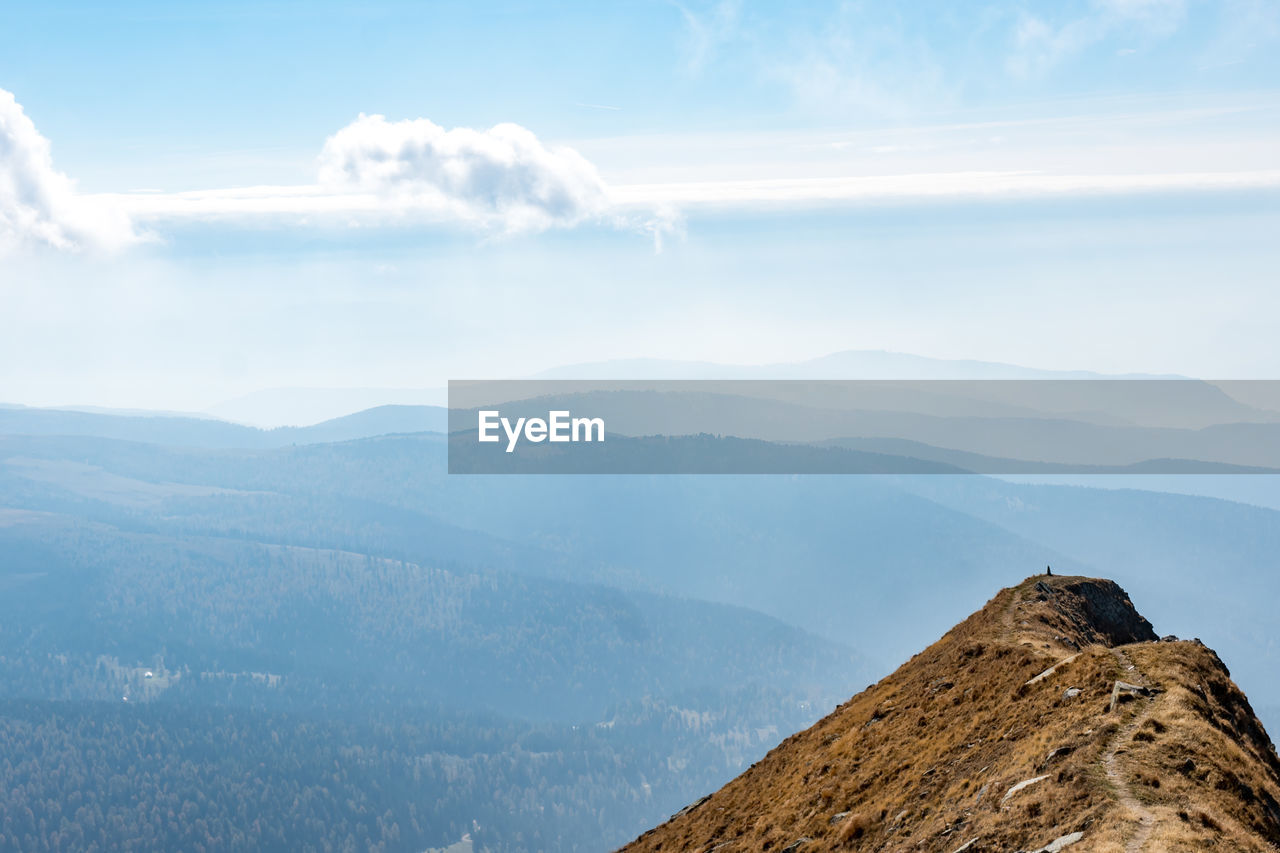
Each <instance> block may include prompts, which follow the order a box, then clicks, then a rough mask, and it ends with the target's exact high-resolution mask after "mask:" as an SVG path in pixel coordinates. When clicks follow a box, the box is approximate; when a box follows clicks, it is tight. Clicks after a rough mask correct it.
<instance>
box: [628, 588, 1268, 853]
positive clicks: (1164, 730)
mask: <svg viewBox="0 0 1280 853" xmlns="http://www.w3.org/2000/svg"><path fill="white" fill-rule="evenodd" d="M1278 798H1280V761H1278V760H1277V757H1276V753H1275V749H1274V747H1273V746H1272V744H1271V742H1270V740H1269V738H1268V736H1267V733H1266V731H1265V730H1264V729H1263V727H1262V725H1261V724H1260V723H1259V722H1258V720H1257V718H1256V717H1255V716H1254V713H1253V710H1252V708H1251V707H1250V705H1249V702H1248V700H1247V699H1246V698H1245V696H1244V694H1243V693H1242V692H1241V691H1240V690H1239V689H1238V688H1237V687H1236V685H1235V684H1234V683H1233V682H1232V680H1231V676H1230V673H1229V672H1228V670H1227V668H1226V666H1225V665H1224V664H1223V663H1222V661H1221V660H1220V659H1219V658H1218V656H1217V655H1216V654H1215V653H1214V652H1213V651H1212V650H1211V649H1209V648H1207V647H1206V646H1204V645H1203V644H1202V643H1200V642H1199V641H1198V640H1191V641H1180V640H1178V639H1176V638H1174V637H1165V638H1163V639H1158V638H1157V636H1156V634H1155V632H1154V630H1153V629H1152V626H1151V624H1150V623H1149V622H1147V620H1146V619H1144V618H1143V617H1142V616H1141V615H1140V614H1139V613H1138V612H1137V610H1136V609H1135V608H1134V606H1133V604H1132V603H1131V602H1130V600H1129V597H1128V595H1127V594H1126V593H1125V592H1124V590H1123V589H1121V588H1120V587H1119V586H1118V585H1117V584H1115V583H1114V582H1112V581H1109V580H1101V579H1094V578H1084V577H1057V576H1050V575H1045V576H1037V577H1032V578H1028V579H1027V580H1026V581H1024V582H1023V583H1021V584H1019V585H1017V586H1015V587H1011V588H1008V589H1005V590H1002V591H1001V592H1000V593H999V594H998V595H997V596H996V597H995V598H993V599H991V601H990V602H988V603H987V605H986V606H985V607H983V608H982V609H981V610H979V611H978V612H976V613H974V614H973V615H971V616H970V617H969V618H967V619H966V620H964V621H963V622H961V623H960V624H959V625H957V626H955V627H954V628H953V629H952V630H951V631H949V632H948V633H947V634H945V635H944V636H943V637H942V638H941V639H940V640H939V641H937V642H936V643H934V644H933V645H932V646H930V647H929V648H927V649H925V650H924V651H923V652H921V653H919V654H917V655H916V656H915V657H913V658H912V659H911V660H909V661H908V662H907V663H905V664H903V666H901V667H900V668H899V669H898V670H897V671H896V672H894V673H893V674H891V675H889V676H887V677H886V678H884V679H883V680H881V681H880V682H878V683H877V684H875V685H872V686H870V687H868V688H867V689H866V690H865V691H863V692H862V693H860V694H858V695H856V696H854V697H853V698H852V699H850V700H849V701H848V702H846V703H844V704H843V705H841V706H840V707H838V708H837V709H836V710H835V711H834V712H832V713H831V714H830V715H829V716H827V717H826V718H824V719H823V720H821V721H819V722H818V723H816V724H815V725H814V726H812V727H811V728H809V729H807V730H805V731H803V732H800V733H798V734H796V735H793V736H792V737H790V738H788V739H787V740H786V741H784V742H783V743H782V744H781V745H779V746H778V747H777V748H776V749H774V750H773V751H772V752H770V753H769V754H768V755H767V756H766V757H765V758H764V759H762V760H761V761H759V762H757V763H756V764H755V765H753V766H752V767H751V768H750V769H749V770H747V771H746V772H745V773H743V774H742V775H741V776H739V777H738V778H736V779H734V780H733V781H732V782H730V783H729V784H727V785H726V786H724V787H723V788H721V789H720V790H719V791H717V792H716V793H714V794H711V795H710V796H708V797H705V798H703V799H702V800H699V801H697V802H695V803H693V804H691V805H689V806H687V807H686V808H684V809H682V810H681V811H680V812H678V813H677V814H676V815H674V816H673V817H672V818H671V819H670V820H669V821H668V822H666V823H664V824H662V825H661V826H659V827H657V828H655V829H652V830H650V831H649V832H647V833H645V834H644V835H642V836H641V837H640V838H638V839H636V840H635V841H634V842H632V843H631V844H630V845H629V846H627V847H626V848H624V850H626V851H676V850H681V851H684V850H687V851H718V853H731V851H738V850H743V851H745V850H774V851H785V853H807V851H820V850H863V851H885V853H891V852H894V853H896V851H908V850H912V851H915V850H920V851H939V853H981V852H982V851H1009V853H1012V851H1038V852H1039V853H1051V851H1060V850H1066V849H1068V848H1070V849H1071V850H1072V853H1083V851H1123V852H1124V853H1136V851H1144V850H1147V851H1199V850H1210V849H1223V850H1259V851H1260V850H1274V849H1276V847H1277V845H1280V799H1278Z"/></svg>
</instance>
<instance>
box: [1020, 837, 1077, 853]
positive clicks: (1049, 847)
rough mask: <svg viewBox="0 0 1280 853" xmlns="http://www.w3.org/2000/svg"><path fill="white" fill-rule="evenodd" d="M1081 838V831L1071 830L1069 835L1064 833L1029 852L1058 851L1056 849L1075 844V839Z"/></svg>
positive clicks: (1049, 852)
mask: <svg viewBox="0 0 1280 853" xmlns="http://www.w3.org/2000/svg"><path fill="white" fill-rule="evenodd" d="M1082 838H1084V833H1083V832H1073V833H1071V834H1070V835H1064V836H1062V837H1061V838H1055V839H1054V840H1053V841H1050V842H1049V843H1048V844H1046V845H1045V846H1043V847H1041V848H1040V849H1039V850H1033V851H1031V853H1058V851H1060V850H1065V849H1066V848H1068V847H1070V846H1071V845H1072V844H1075V843H1076V842H1077V841H1079V840H1081V839H1082Z"/></svg>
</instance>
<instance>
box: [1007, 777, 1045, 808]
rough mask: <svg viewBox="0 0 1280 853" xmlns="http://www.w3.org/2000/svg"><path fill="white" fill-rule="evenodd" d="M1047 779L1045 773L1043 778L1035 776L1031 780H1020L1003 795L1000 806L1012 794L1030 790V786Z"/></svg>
mask: <svg viewBox="0 0 1280 853" xmlns="http://www.w3.org/2000/svg"><path fill="white" fill-rule="evenodd" d="M1048 778H1049V774H1047V773H1046V774H1045V775H1043V776H1036V777H1035V778H1033V779H1024V780H1022V781H1021V782H1019V783H1018V784H1016V785H1014V786H1013V787H1012V788H1010V789H1009V790H1008V792H1006V793H1005V795H1004V797H1002V798H1001V800H1000V803H1001V805H1003V804H1004V803H1005V802H1006V801H1007V800H1008V799H1009V798H1010V797H1012V796H1013V795H1014V794H1016V793H1018V792H1019V791H1021V790H1023V789H1024V788H1030V787H1031V786H1032V785H1034V784H1036V783H1037V782H1043V781H1044V780H1045V779H1048Z"/></svg>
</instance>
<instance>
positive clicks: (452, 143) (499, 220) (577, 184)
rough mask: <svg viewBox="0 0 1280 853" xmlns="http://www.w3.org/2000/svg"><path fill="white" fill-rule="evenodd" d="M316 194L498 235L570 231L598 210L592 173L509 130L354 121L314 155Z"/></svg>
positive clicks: (566, 154)
mask: <svg viewBox="0 0 1280 853" xmlns="http://www.w3.org/2000/svg"><path fill="white" fill-rule="evenodd" d="M319 181H320V186H321V187H322V188H325V189H327V190H330V191H333V192H337V193H357V194H372V195H373V196H375V197H377V198H378V199H380V200H381V202H382V203H383V204H384V205H386V206H387V207H388V208H389V209H393V210H410V209H416V210H426V211H434V212H435V213H437V214H439V215H441V216H444V217H452V218H456V219H459V220H462V221H464V222H467V223H472V224H479V225H481V226H483V227H485V228H491V229H495V230H499V231H505V232H520V231H540V230H543V229H546V228H550V227H556V226H559V227H571V226H574V225H578V224H580V223H582V222H585V221H588V220H592V219H597V218H599V217H601V216H602V215H603V214H605V212H606V211H607V208H608V196H607V191H606V188H605V185H604V182H603V181H602V180H601V179H600V176H599V174H598V173H597V172H596V169H595V166H593V165H592V164H591V163H590V162H588V161H587V159H586V158H585V157H583V156H582V155H581V154H579V153H578V152H576V151H574V150H573V149H572V148H566V147H548V146H546V145H544V144H543V143H542V142H541V141H540V140H539V139H538V137H537V136H535V135H534V134H533V133H532V132H531V131H529V130H527V129H525V128H523V127H521V126H520V125H517V124H499V125H495V126H494V127H492V128H490V129H488V130H474V129H471V128H466V127H459V128H454V129H452V130H446V129H444V128H443V127H441V126H439V125H438V124H435V123H434V122H431V121H429V120H427V119H425V118H419V119H413V120H408V121H396V122H392V121H387V119H386V118H384V117H383V116H380V115H372V116H369V115H361V116H360V117H359V118H357V119H356V120H355V121H354V122H352V123H351V124H349V125H347V126H346V127H344V128H342V129H341V130H339V131H338V132H337V133H335V134H334V135H333V136H331V137H329V139H328V140H327V141H326V142H325V144H324V149H323V150H322V151H321V153H320V171H319Z"/></svg>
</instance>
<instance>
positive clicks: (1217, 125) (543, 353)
mask: <svg viewBox="0 0 1280 853" xmlns="http://www.w3.org/2000/svg"><path fill="white" fill-rule="evenodd" d="M1278 45H1280V11H1278V9H1277V7H1276V5H1275V4H1274V3H1267V2H1245V0H1238V2H1196V1H1195V0H1185V2H1184V0H1090V2H1079V3H1052V4H1050V3H1011V2H991V3H826V4H824V3H818V4H805V5H803V6H800V5H798V4H789V5H784V4H753V3H748V2H741V3H719V4H678V3H659V2H653V3H649V2H645V3H640V2H636V3H618V4H541V3H538V4H535V3H499V4H475V3H430V4H420V3H414V4H408V3H405V4H396V3H383V4H362V5H360V6H355V5H351V4H335V3H308V4H301V3H298V4H293V3H266V4H263V3H253V4H251V3H243V4H240V3H221V4H189V5H188V6H184V7H180V8H172V4H159V3H156V4H141V3H122V4H115V5H112V6H108V5H106V4H97V3H93V4H90V3H84V4H69V3H47V4H22V5H18V4H12V5H11V7H9V8H7V9H6V10H5V26H4V27H3V28H0V90H3V92H2V93H0V142H3V143H4V144H0V247H2V249H3V251H4V256H3V257H2V258H0V323H2V324H3V325H4V332H5V333H4V334H3V335H0V400H3V401H8V402H21V403H30V404H59V403H72V402H74V403H86V404H88V403H92V404H99V405H122V406H154V407H164V408H183V409H200V408H204V407H207V406H209V405H211V404H213V403H216V402H217V401H219V400H221V399H224V398H226V397H232V396H236V395H238V394H243V393H247V392H249V391H253V390H256V389H258V388H263V387H272V386H317V387H325V386H364V387H370V386H372V387H423V386H428V385H436V384H440V383H441V382H443V381H444V380H445V379H447V378H449V377H450V376H455V377H456V376H482V375H484V376H503V375H519V374H522V373H525V372H528V371H532V370H538V369H541V368H544V367H549V366H552V365H555V364H559V363H564V362H573V361H588V360H596V359H605V358H628V357H642V356H648V357H667V358H697V359H710V360H721V361H732V362H738V363H753V362H764V361H777V360H795V359H803V358H808V357H813V356H817V355H821V354H823V353H825V352H829V351H833V350H838V349H850V348H859V349H860V348H883V349H892V350H900V351H911V352H916V353H920V354H924V355H930V356H936V357H954V358H984V359H992V360H1003V361H1012V362H1018V363H1023V364H1029V365H1034V366H1043V367H1062V368H1090V369H1096V370H1115V371H1131V370H1140V371H1151V372H1183V373H1193V374H1198V375H1206V376H1264V377H1268V378H1274V377H1275V376H1276V375H1277V372H1280V351H1278V350H1277V348H1275V347H1274V346H1273V345H1272V341H1274V340H1276V339H1277V338H1278V337H1280V329H1278V328H1276V325H1277V322H1278V321H1276V320H1274V319H1273V318H1277V317H1280V310H1277V309H1280V304H1277V303H1280V297H1278V296H1277V295H1275V294H1274V291H1275V288H1274V286H1273V280H1274V273H1273V271H1274V270H1275V269H1276V268H1277V261H1278V260H1280V257H1277V255H1278V254H1280V252H1278V251H1277V249H1276V248H1275V247H1274V243H1275V241H1274V239H1273V237H1272V235H1274V234H1275V233H1277V225H1278V224H1280V221H1278V220H1280V216H1278V214H1280V208H1278V207H1277V204H1276V202H1277V199H1278V198H1280V98H1277V86H1278V85H1280V79H1278V78H1280V59H1278V58H1277V57H1280V50H1277V46H1278ZM6 96H8V98H9V100H8V101H7V102H6V101H5V97H6Z"/></svg>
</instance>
